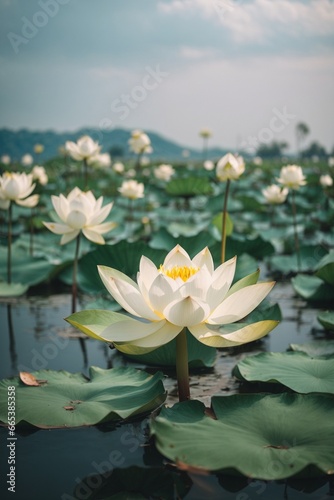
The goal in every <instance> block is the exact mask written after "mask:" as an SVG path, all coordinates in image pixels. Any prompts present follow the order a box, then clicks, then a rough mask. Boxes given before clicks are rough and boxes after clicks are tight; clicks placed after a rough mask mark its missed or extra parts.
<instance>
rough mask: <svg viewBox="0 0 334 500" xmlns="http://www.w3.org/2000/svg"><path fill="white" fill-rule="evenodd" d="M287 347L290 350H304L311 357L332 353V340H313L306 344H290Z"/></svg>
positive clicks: (333, 345)
mask: <svg viewBox="0 0 334 500" xmlns="http://www.w3.org/2000/svg"><path fill="white" fill-rule="evenodd" d="M289 347H290V349H291V350H292V351H300V352H305V354H308V355H309V356H312V357H319V356H333V355H334V340H314V341H313V342H308V343H307V344H290V346H289Z"/></svg>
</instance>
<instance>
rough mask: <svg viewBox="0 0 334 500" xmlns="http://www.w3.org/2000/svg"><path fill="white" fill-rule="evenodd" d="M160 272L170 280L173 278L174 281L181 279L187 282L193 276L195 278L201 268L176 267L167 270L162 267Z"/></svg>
mask: <svg viewBox="0 0 334 500" xmlns="http://www.w3.org/2000/svg"><path fill="white" fill-rule="evenodd" d="M159 271H160V272H161V273H163V274H165V275H166V276H168V277H169V278H173V280H176V279H177V278H181V280H183V281H187V280H188V279H189V278H190V277H191V276H193V275H194V274H196V273H197V272H198V271H199V267H187V266H183V267H179V266H174V267H171V268H170V269H165V268H164V266H163V265H161V266H160V268H159Z"/></svg>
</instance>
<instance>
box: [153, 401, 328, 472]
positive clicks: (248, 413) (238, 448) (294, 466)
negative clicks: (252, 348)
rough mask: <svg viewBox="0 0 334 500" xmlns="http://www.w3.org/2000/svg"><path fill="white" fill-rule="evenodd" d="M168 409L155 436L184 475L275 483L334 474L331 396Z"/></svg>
mask: <svg viewBox="0 0 334 500" xmlns="http://www.w3.org/2000/svg"><path fill="white" fill-rule="evenodd" d="M212 410H213V412H214V414H215V417H216V419H217V420H214V419H213V418H211V417H210V416H208V415H207V414H206V411H205V407H204V405H203V404H202V403H200V402H199V401H187V402H184V403H179V404H176V405H174V406H173V407H172V408H163V409H162V411H161V413H160V415H159V416H158V417H156V419H153V420H152V421H151V433H152V434H153V435H154V436H155V443H156V446H157V448H158V450H159V451H160V453H162V454H163V455H164V456H165V457H167V458H168V459H170V460H172V461H174V462H176V465H180V467H181V466H182V469H183V470H187V469H189V470H194V469H193V468H196V469H197V470H198V472H203V473H205V471H224V470H225V471H226V472H228V473H236V472H239V473H242V474H244V475H245V476H247V477H252V478H258V479H265V480H274V479H284V478H287V477H290V476H292V475H294V474H297V473H298V474H299V475H302V474H303V472H304V475H306V476H309V474H310V469H308V470H307V468H308V466H309V465H312V466H313V467H314V469H313V473H314V474H318V475H320V474H323V473H325V474H331V472H332V471H333V469H334V448H333V446H332V442H333V440H334V427H333V419H334V401H333V398H331V397H328V396H326V395H318V394H317V395H314V394H312V395H300V394H278V395H276V394H275V395H263V394H242V395H233V396H225V397H217V396H215V397H213V398H212Z"/></svg>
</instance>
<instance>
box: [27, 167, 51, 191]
mask: <svg viewBox="0 0 334 500" xmlns="http://www.w3.org/2000/svg"><path fill="white" fill-rule="evenodd" d="M31 173H32V177H33V179H34V180H36V181H38V182H39V183H40V184H41V185H42V186H45V184H47V183H48V180H49V178H48V176H47V173H46V171H45V168H44V167H42V166H41V165H35V166H34V168H33V169H32V171H31Z"/></svg>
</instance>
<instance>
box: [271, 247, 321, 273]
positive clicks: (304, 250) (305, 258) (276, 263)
mask: <svg viewBox="0 0 334 500" xmlns="http://www.w3.org/2000/svg"><path fill="white" fill-rule="evenodd" d="M325 254H326V250H325V249H324V248H323V247H321V246H320V245H316V246H314V245H308V246H302V247H300V264H301V265H300V269H299V268H298V258H297V254H296V253H294V254H293V255H274V256H272V257H270V259H269V264H270V268H271V270H273V271H278V272H280V273H282V274H289V273H296V272H299V271H313V269H314V267H315V265H316V264H317V263H318V262H319V260H320V259H321V258H322V257H323V256H324V255H325Z"/></svg>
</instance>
